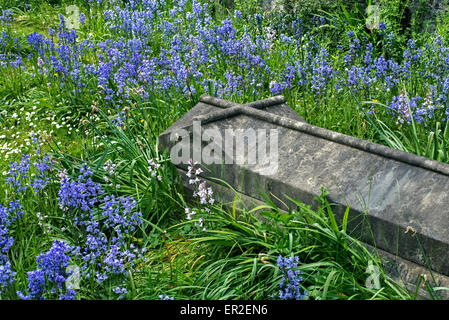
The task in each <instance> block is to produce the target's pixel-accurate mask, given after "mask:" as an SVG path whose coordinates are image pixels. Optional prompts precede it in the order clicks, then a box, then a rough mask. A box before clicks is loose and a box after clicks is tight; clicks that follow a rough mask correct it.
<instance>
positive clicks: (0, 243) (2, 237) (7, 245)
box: [0, 200, 24, 297]
mask: <svg viewBox="0 0 449 320" xmlns="http://www.w3.org/2000/svg"><path fill="white" fill-rule="evenodd" d="M23 214H24V211H23V209H22V206H21V204H20V201H18V200H12V201H10V203H9V205H8V206H2V205H0V297H1V294H2V292H3V291H5V290H6V289H7V288H8V287H10V285H11V284H12V283H13V282H14V276H15V272H14V271H13V270H11V262H10V261H9V258H8V253H9V250H10V249H11V247H12V246H13V244H14V238H13V237H12V235H11V224H12V223H13V222H14V221H16V220H17V219H19V218H21V217H22V216H23Z"/></svg>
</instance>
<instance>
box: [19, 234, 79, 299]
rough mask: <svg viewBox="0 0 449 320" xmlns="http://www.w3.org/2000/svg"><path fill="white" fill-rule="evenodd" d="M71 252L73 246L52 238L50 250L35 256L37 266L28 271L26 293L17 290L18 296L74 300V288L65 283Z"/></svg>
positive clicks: (22, 297)
mask: <svg viewBox="0 0 449 320" xmlns="http://www.w3.org/2000/svg"><path fill="white" fill-rule="evenodd" d="M72 252H73V247H71V246H70V245H68V244H67V243H65V242H63V241H59V240H54V241H53V244H52V246H51V248H50V250H48V251H47V252H44V253H41V254H40V255H38V256H37V257H36V262H37V268H36V269H35V270H33V271H29V272H28V288H27V294H25V293H23V292H21V291H18V292H17V294H18V296H19V297H20V298H21V299H23V300H31V299H37V300H48V299H59V300H74V299H75V298H76V292H75V290H73V289H72V288H67V285H66V282H67V280H68V278H69V276H70V274H69V273H68V272H67V271H66V270H67V267H68V266H69V264H70V261H71V254H72Z"/></svg>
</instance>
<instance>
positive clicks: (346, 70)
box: [0, 0, 449, 127]
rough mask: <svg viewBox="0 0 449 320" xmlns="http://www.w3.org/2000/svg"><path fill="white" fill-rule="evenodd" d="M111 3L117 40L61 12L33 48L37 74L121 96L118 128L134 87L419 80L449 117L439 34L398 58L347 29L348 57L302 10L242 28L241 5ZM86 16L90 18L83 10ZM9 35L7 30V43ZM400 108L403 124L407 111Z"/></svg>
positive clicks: (371, 84)
mask: <svg viewBox="0 0 449 320" xmlns="http://www.w3.org/2000/svg"><path fill="white" fill-rule="evenodd" d="M103 4H104V6H103V7H102V8H103V9H102V10H103V18H104V21H105V27H106V28H107V29H109V32H110V34H111V37H110V38H109V39H105V40H103V41H93V40H92V39H84V40H80V39H79V37H78V34H77V32H76V31H75V30H71V29H68V28H67V27H66V24H65V21H64V18H63V17H62V16H61V17H60V25H59V27H58V28H57V29H56V30H55V29H53V28H51V29H50V30H49V36H48V37H47V36H44V35H42V34H38V33H32V34H30V35H29V36H28V37H27V42H28V45H29V46H30V47H31V53H30V54H29V56H28V57H27V59H28V60H30V61H31V62H34V65H35V66H36V70H35V72H36V74H37V75H39V76H42V77H45V79H46V80H45V82H47V85H48V86H49V87H53V86H55V87H57V88H58V89H59V88H60V87H62V88H66V89H67V90H70V91H71V92H72V93H74V94H80V95H82V94H92V93H93V92H96V93H97V94H99V95H100V97H101V98H102V99H103V102H104V105H106V106H112V105H114V106H115V107H116V108H117V111H118V113H117V116H116V117H115V119H114V123H115V124H116V125H117V126H118V127H122V126H123V124H124V120H125V115H124V113H123V112H122V111H120V107H121V106H123V104H126V102H129V101H130V99H131V93H138V96H139V97H140V98H142V99H147V98H148V97H149V96H150V94H151V95H153V94H155V95H160V96H164V97H165V98H167V97H168V98H170V97H176V96H180V95H181V96H185V97H186V98H188V99H191V98H192V97H193V96H199V95H200V94H201V93H208V94H211V95H215V96H218V97H229V96H232V95H243V94H245V95H248V94H249V95H252V96H253V97H254V98H255V99H257V98H261V97H263V96H264V95H266V94H267V93H268V92H269V93H271V94H285V93H287V92H289V91H290V90H297V91H298V92H299V93H300V94H301V95H310V96H311V97H313V99H314V100H315V101H316V102H317V103H320V102H323V101H325V100H326V99H327V98H328V95H329V92H331V93H332V94H337V95H338V94H340V93H341V92H343V93H345V92H346V90H347V89H349V90H352V91H354V92H357V93H359V94H363V95H368V97H369V98H371V97H372V96H373V95H374V96H379V95H381V94H382V93H383V92H392V93H393V92H394V93H397V92H400V89H402V88H400V87H399V86H402V85H406V86H408V84H411V86H410V87H412V88H416V86H413V85H412V82H419V83H421V84H422V87H423V88H428V89H429V90H430V88H431V87H432V88H433V89H432V90H431V91H432V92H433V93H432V95H433V96H432V99H433V102H434V103H435V105H436V104H438V105H441V106H442V107H443V108H444V110H443V112H442V114H443V117H444V119H443V120H445V119H446V118H447V117H448V116H449V110H448V106H447V101H448V97H449V47H448V46H447V45H446V44H445V42H444V39H443V38H442V37H440V36H438V35H436V36H435V39H434V41H432V42H429V43H427V44H425V45H424V46H418V45H417V44H416V42H415V41H413V40H410V41H408V43H407V45H406V48H405V50H404V53H403V56H402V57H401V59H400V60H401V61H396V60H394V59H393V58H391V57H389V56H388V55H386V54H382V53H380V52H376V50H375V48H374V46H373V45H372V44H371V43H369V41H368V39H367V38H366V37H365V38H364V37H363V36H361V35H360V34H357V33H356V32H354V31H348V32H347V34H346V38H347V41H346V42H345V41H342V43H346V44H344V45H341V46H339V49H338V50H339V51H340V53H341V56H342V59H336V58H335V55H333V54H331V53H330V52H328V50H327V49H326V48H325V47H324V46H323V45H321V44H320V43H319V42H318V41H317V40H316V39H317V38H318V37H316V32H317V30H318V29H317V28H316V26H318V25H321V24H322V23H323V21H326V20H325V19H324V20H323V19H321V18H316V19H314V20H313V23H312V25H310V26H305V25H304V24H303V23H302V21H301V20H300V19H296V20H294V21H292V23H291V25H288V24H287V23H286V21H285V19H284V18H283V17H280V19H279V21H280V22H279V23H277V24H276V25H270V26H269V27H268V26H267V24H268V23H267V22H266V21H264V19H265V18H264V17H263V15H261V14H255V15H252V16H248V17H247V18H249V19H248V21H250V23H252V24H254V25H253V26H246V27H244V26H245V23H246V22H245V21H246V19H244V16H245V15H246V13H242V12H239V11H237V10H236V11H235V12H234V15H233V16H230V17H228V18H226V19H225V20H223V21H221V22H215V21H214V19H213V18H212V17H211V16H210V14H209V12H210V8H209V7H208V3H200V1H197V0H180V1H177V2H174V3H172V4H166V3H165V2H164V1H159V0H140V1H126V2H125V3H123V4H122V5H119V4H118V3H117V2H114V1H109V2H104V3H103ZM2 16H3V17H4V18H3V20H7V19H9V18H8V17H10V14H9V13H7V12H3V13H2ZM80 20H81V24H83V25H84V24H86V21H85V20H86V16H85V15H84V13H82V14H81V15H80ZM326 23H333V21H326ZM239 30H242V32H239ZM375 32H376V33H377V34H378V36H379V37H380V40H381V41H382V42H383V43H384V46H385V48H387V49H388V48H389V45H390V44H391V43H392V42H393V41H394V37H395V35H394V33H393V32H391V31H390V30H388V28H387V26H386V25H385V23H383V22H381V23H380V26H379V28H378V29H376V31H375ZM155 34H158V35H160V37H158V39H160V41H158V47H157V48H152V47H151V46H148V39H149V38H153V37H154V35H155ZM7 37H8V35H6V33H4V34H3V35H1V34H0V48H1V47H4V46H5V45H4V44H3V43H5V41H6V40H5V39H6V38H7ZM15 41H16V42H18V40H17V39H16V40H15ZM17 46H20V43H17ZM0 51H1V50H0ZM386 52H388V50H386ZM93 55H95V56H96V60H95V61H93V60H92V56H93ZM21 59H22V57H20V56H18V57H14V58H12V60H11V61H10V57H6V56H5V59H0V60H2V62H1V63H2V64H5V65H8V66H9V65H12V64H15V65H16V66H17V67H20V68H23V67H24V64H23V61H22V60H21ZM5 61H10V62H5ZM273 63H275V64H273ZM267 90H268V91H267ZM413 90H414V91H416V90H415V89H413ZM410 94H411V96H415V95H418V94H423V93H422V92H411V93H410ZM425 95H426V93H424V94H423V96H422V97H417V99H416V102H417V106H416V108H417V110H419V112H417V114H416V117H417V121H418V122H424V123H425V122H426V121H427V120H429V119H430V118H432V117H433V116H434V115H435V113H434V112H433V111H429V110H430V109H429V108H423V107H422V104H423V103H424V100H425ZM390 101H392V100H391V97H390ZM386 102H387V101H386ZM393 103H396V102H393ZM398 112H399V113H400V111H398ZM395 116H398V115H397V114H395ZM399 116H400V117H401V119H404V123H405V122H406V118H407V115H406V114H404V115H399ZM411 116H415V114H412V115H411ZM399 123H401V122H400V121H399Z"/></svg>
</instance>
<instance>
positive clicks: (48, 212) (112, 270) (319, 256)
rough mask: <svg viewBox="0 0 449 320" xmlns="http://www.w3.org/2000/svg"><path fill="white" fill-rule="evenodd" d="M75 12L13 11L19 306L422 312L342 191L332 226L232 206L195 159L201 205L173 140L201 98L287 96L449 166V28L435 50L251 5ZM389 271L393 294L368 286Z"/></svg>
mask: <svg viewBox="0 0 449 320" xmlns="http://www.w3.org/2000/svg"><path fill="white" fill-rule="evenodd" d="M68 5H69V3H60V2H58V1H55V3H50V4H47V3H43V2H36V1H29V2H20V4H18V3H14V1H9V2H8V1H5V2H4V4H3V5H2V11H1V15H0V21H1V29H0V73H1V77H0V125H1V128H0V150H1V151H2V154H0V169H1V170H0V172H1V173H2V177H1V178H0V179H2V180H0V181H1V182H2V185H4V188H3V190H4V191H2V193H1V194H0V249H1V250H0V297H1V298H2V299H18V298H21V299H78V298H82V299H116V298H120V299H121V298H127V299H163V300H169V299H173V298H175V299H182V298H192V299H269V298H274V299H355V298H356V299H370V298H377V299H410V298H412V297H413V295H412V294H410V293H409V292H408V291H407V290H406V289H404V288H403V287H401V286H400V285H399V284H397V283H395V282H394V281H392V280H391V279H390V278H389V277H388V276H386V274H385V272H384V269H383V265H382V262H381V260H380V259H379V257H378V256H377V255H376V254H374V253H372V252H370V251H368V250H367V249H366V248H365V247H364V246H363V245H362V244H361V243H359V242H358V241H357V240H356V239H353V238H352V237H351V236H350V235H348V234H346V229H345V226H341V227H339V226H337V225H336V223H335V220H334V217H333V214H332V210H331V209H330V206H329V204H328V203H327V201H326V199H325V194H323V195H322V196H321V197H319V198H318V199H317V201H318V202H319V203H320V204H321V205H320V206H319V207H318V209H317V210H316V211H313V210H311V208H310V207H307V206H305V205H303V204H302V203H301V202H296V204H297V208H295V209H291V210H289V212H288V214H287V213H285V212H282V211H280V210H279V208H276V207H275V206H274V205H273V204H272V203H270V202H269V200H267V204H266V205H265V206H261V207H258V208H256V209H251V210H250V209H245V208H243V209H240V210H237V208H236V203H238V202H239V201H238V199H237V200H236V201H235V204H234V206H233V208H231V209H229V208H226V207H223V206H222V205H221V204H220V203H217V202H216V201H215V199H214V195H213V190H212V188H210V187H209V186H207V185H206V184H205V182H202V181H201V180H200V178H199V177H198V174H199V173H200V172H201V170H202V169H201V168H200V167H198V165H197V164H195V163H193V162H192V163H191V164H190V168H189V171H188V173H187V174H188V178H189V179H190V182H191V184H192V185H195V187H196V190H197V191H196V192H195V193H194V197H193V201H189V202H187V200H186V198H185V194H184V191H183V189H182V185H181V184H180V180H179V178H178V176H177V172H176V170H175V169H174V168H173V166H172V165H171V163H170V159H169V158H168V157H167V154H166V153H164V152H162V151H159V150H158V149H157V136H158V135H159V133H161V132H162V131H163V130H165V129H166V128H167V127H168V126H169V125H170V124H171V123H173V122H174V121H175V120H177V119H178V118H179V117H180V116H181V115H183V114H184V113H185V112H186V111H187V110H189V108H191V107H192V106H193V105H195V104H196V102H197V101H198V99H199V97H200V95H201V94H204V93H208V94H210V95H214V96H218V97H222V98H226V99H230V100H234V101H236V102H248V101H254V100H258V99H262V98H265V97H269V96H271V95H278V94H283V95H285V96H286V98H287V100H288V103H289V105H290V106H292V107H293V108H294V109H295V110H296V111H297V112H298V113H299V114H300V115H302V116H303V117H304V118H305V119H306V121H308V122H309V123H312V124H315V125H319V126H322V127H326V128H328V129H332V130H336V131H340V132H343V133H346V134H351V135H354V136H357V137H360V138H365V139H370V140H372V141H375V142H380V143H384V144H387V145H389V146H392V147H395V148H400V149H402V150H406V151H410V152H415V153H417V154H419V155H424V156H427V157H430V158H434V159H437V160H440V161H446V162H447V161H449V158H448V155H447V151H448V150H447V149H448V148H447V145H446V141H447V131H448V130H447V128H448V126H447V120H448V117H449V109H448V108H449V106H448V99H449V47H448V46H447V45H446V41H447V40H446V38H447V33H446V28H445V24H444V21H443V22H442V23H440V24H439V25H438V28H437V32H436V33H432V34H430V33H429V34H426V37H422V36H421V37H419V38H418V37H414V34H413V32H411V33H409V34H408V36H407V35H401V34H400V33H398V32H397V28H398V25H397V24H395V23H396V22H397V19H396V18H395V17H391V16H390V17H387V18H388V19H386V20H383V21H381V22H380V24H379V25H378V26H376V27H375V28H372V29H369V30H368V29H366V27H365V25H364V20H363V19H364V17H363V14H362V13H361V12H362V11H352V13H353V15H352V16H351V14H350V13H349V12H348V10H346V8H345V7H344V5H343V6H341V7H340V10H337V11H335V12H336V13H334V14H329V13H326V12H324V11H322V15H321V16H318V15H315V16H312V17H310V16H307V17H306V16H304V17H303V16H301V14H300V13H298V14H297V15H296V16H292V15H291V13H282V12H271V13H270V14H267V13H264V12H263V11H262V10H261V9H260V7H258V6H256V5H255V4H252V3H251V2H246V1H235V2H234V8H232V10H226V8H223V7H220V5H219V4H218V3H217V2H215V3H213V4H211V3H209V2H207V1H197V0H180V1H170V0H129V1H123V2H122V1H117V0H110V1H103V0H97V1H79V3H77V5H78V7H77V9H74V8H72V10H71V11H70V10H69V11H64V10H65V9H66V8H67V7H68ZM354 12H355V13H354ZM395 19H396V20H395ZM395 21H396V22H395ZM407 37H408V38H407ZM336 38H338V43H336V42H335V39H336ZM237 211H239V212H238V213H236V212H237ZM256 211H257V212H259V213H260V211H261V212H262V213H261V214H262V215H263V216H264V219H265V220H268V221H270V223H262V221H261V220H260V219H258V218H255V215H254V213H255V212H256ZM373 263H374V264H376V265H377V266H378V267H379V268H380V270H381V280H382V288H380V289H379V288H377V289H376V288H374V289H373V288H370V287H367V286H366V285H365V280H366V277H367V275H366V273H365V270H366V268H367V266H368V265H372V264H373ZM73 279H75V280H77V281H78V282H79V283H76V284H75V285H74V284H72V282H71V281H72V280H73ZM429 292H430V294H431V295H432V297H438V294H437V292H435V291H434V290H433V289H432V288H431V286H429Z"/></svg>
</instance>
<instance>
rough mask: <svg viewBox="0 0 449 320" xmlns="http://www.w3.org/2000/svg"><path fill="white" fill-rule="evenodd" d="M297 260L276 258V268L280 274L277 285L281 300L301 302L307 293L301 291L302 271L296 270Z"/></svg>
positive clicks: (296, 258) (293, 258)
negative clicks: (280, 277) (279, 280)
mask: <svg viewBox="0 0 449 320" xmlns="http://www.w3.org/2000/svg"><path fill="white" fill-rule="evenodd" d="M298 263H299V258H298V257H296V256H294V257H283V256H281V255H279V257H278V258H277V266H278V268H279V270H280V271H281V273H282V279H281V282H280V284H279V298H280V299H282V300H303V299H304V298H305V297H306V296H307V295H308V292H307V291H305V290H304V291H303V290H302V289H301V285H300V283H301V282H302V281H303V279H302V276H301V274H302V271H300V270H298Z"/></svg>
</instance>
